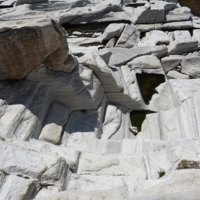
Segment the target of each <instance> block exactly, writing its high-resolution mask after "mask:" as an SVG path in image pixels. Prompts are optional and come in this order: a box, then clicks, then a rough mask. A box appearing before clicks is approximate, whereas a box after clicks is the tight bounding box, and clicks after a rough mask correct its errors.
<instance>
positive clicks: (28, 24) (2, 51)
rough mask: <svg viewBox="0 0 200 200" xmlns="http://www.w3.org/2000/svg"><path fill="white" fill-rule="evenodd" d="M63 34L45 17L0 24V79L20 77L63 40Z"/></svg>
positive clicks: (54, 49)
mask: <svg viewBox="0 0 200 200" xmlns="http://www.w3.org/2000/svg"><path fill="white" fill-rule="evenodd" d="M63 37H64V33H63V31H62V29H61V28H60V27H58V25H57V24H56V23H55V22H54V21H53V20H50V19H48V18H46V17H45V18H40V19H27V20H22V21H20V23H19V21H6V22H1V24H0V44H1V45H0V80H5V79H22V78H24V77H25V76H26V75H27V74H28V73H29V72H30V71H32V70H33V69H34V68H35V67H37V66H38V65H39V64H40V63H41V62H43V61H44V59H45V58H46V57H47V56H48V55H50V54H51V53H52V52H54V51H56V49H58V48H59V47H60V46H61V45H62V42H63Z"/></svg>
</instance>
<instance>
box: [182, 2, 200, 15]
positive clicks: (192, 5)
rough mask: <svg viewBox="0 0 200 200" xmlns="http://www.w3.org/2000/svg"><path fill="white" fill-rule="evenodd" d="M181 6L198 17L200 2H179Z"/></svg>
mask: <svg viewBox="0 0 200 200" xmlns="http://www.w3.org/2000/svg"><path fill="white" fill-rule="evenodd" d="M179 3H180V4H181V6H187V7H189V8H190V9H191V10H192V13H193V14H196V15H198V16H199V15H200V0H179Z"/></svg>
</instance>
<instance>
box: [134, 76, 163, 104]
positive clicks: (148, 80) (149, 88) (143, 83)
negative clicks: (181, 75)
mask: <svg viewBox="0 0 200 200" xmlns="http://www.w3.org/2000/svg"><path fill="white" fill-rule="evenodd" d="M136 77H137V81H138V84H139V87H140V91H141V94H142V97H143V100H144V102H145V103H146V104H147V105H148V104H149V102H150V100H151V98H152V96H153V95H154V94H155V93H157V91H156V90H155V89H156V88H157V87H158V86H159V85H160V84H161V83H164V82H165V76H164V75H162V74H148V73H141V74H136Z"/></svg>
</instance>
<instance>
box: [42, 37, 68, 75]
mask: <svg viewBox="0 0 200 200" xmlns="http://www.w3.org/2000/svg"><path fill="white" fill-rule="evenodd" d="M68 53H69V48H68V44H67V41H66V38H64V39H63V44H62V45H61V46H60V47H59V48H58V49H57V50H56V51H54V52H53V53H52V54H50V55H49V56H48V57H47V58H46V59H45V61H44V64H45V66H46V67H47V68H49V69H51V70H53V71H63V69H64V67H65V63H66V61H67V58H68Z"/></svg>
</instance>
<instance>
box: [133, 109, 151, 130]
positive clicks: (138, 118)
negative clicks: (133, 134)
mask: <svg viewBox="0 0 200 200" xmlns="http://www.w3.org/2000/svg"><path fill="white" fill-rule="evenodd" d="M152 113H155V112H153V111H151V110H145V111H138V110H137V111H132V112H131V113H130V118H131V124H132V126H135V127H137V129H138V131H139V132H140V131H141V128H142V123H143V121H144V120H145V118H146V115H147V114H152Z"/></svg>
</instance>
